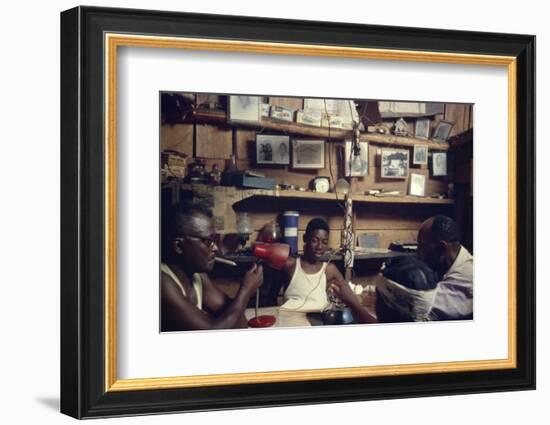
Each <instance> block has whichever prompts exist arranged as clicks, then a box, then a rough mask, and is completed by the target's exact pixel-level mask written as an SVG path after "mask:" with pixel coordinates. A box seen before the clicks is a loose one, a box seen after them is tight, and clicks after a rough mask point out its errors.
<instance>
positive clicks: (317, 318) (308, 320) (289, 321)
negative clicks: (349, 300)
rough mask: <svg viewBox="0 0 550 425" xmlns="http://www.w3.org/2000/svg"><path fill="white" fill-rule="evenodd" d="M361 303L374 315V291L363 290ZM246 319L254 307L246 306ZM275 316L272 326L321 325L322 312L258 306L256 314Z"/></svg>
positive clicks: (252, 313)
mask: <svg viewBox="0 0 550 425" xmlns="http://www.w3.org/2000/svg"><path fill="white" fill-rule="evenodd" d="M359 297H360V299H361V304H362V305H363V307H365V308H366V310H367V311H368V312H369V313H370V314H371V316H373V317H376V311H375V298H376V295H375V293H374V292H370V291H369V292H368V291H363V293H362V294H361V295H360V296H359ZM244 314H245V317H246V320H250V319H252V318H253V317H255V314H256V311H255V309H254V308H247V309H246V310H245V313H244ZM264 315H268V316H275V319H276V320H275V324H274V325H273V326H272V327H273V328H290V327H309V326H320V325H323V315H322V313H303V312H299V311H289V310H283V309H281V308H280V306H273V307H260V308H258V316H264Z"/></svg>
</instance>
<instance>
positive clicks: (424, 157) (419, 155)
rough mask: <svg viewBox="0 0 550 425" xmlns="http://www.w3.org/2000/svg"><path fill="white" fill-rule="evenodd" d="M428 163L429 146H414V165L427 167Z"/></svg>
mask: <svg viewBox="0 0 550 425" xmlns="http://www.w3.org/2000/svg"><path fill="white" fill-rule="evenodd" d="M427 163H428V145H414V149H413V164H415V165H425V164H427Z"/></svg>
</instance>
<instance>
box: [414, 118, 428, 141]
mask: <svg viewBox="0 0 550 425" xmlns="http://www.w3.org/2000/svg"><path fill="white" fill-rule="evenodd" d="M414 137H418V138H419V139H427V138H429V137H430V119H429V118H418V119H417V120H416V124H415V126H414Z"/></svg>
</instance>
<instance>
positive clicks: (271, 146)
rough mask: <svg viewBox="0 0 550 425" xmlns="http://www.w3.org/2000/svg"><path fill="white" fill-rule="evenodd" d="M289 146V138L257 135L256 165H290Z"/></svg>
mask: <svg viewBox="0 0 550 425" xmlns="http://www.w3.org/2000/svg"><path fill="white" fill-rule="evenodd" d="M289 144H290V138H289V137H288V136H277V135H270V134H257V135H256V163H257V164H280V165H288V164H289V163H290V155H289Z"/></svg>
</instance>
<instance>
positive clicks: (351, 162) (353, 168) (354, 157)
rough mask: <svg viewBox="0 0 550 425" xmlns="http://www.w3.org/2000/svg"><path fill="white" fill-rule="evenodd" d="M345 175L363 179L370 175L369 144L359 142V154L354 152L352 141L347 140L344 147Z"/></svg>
mask: <svg viewBox="0 0 550 425" xmlns="http://www.w3.org/2000/svg"><path fill="white" fill-rule="evenodd" d="M344 175H345V176H346V177H350V176H352V177H363V176H368V175H369V144H368V142H359V152H357V154H356V152H354V150H353V144H352V142H351V140H346V144H345V147H344Z"/></svg>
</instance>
